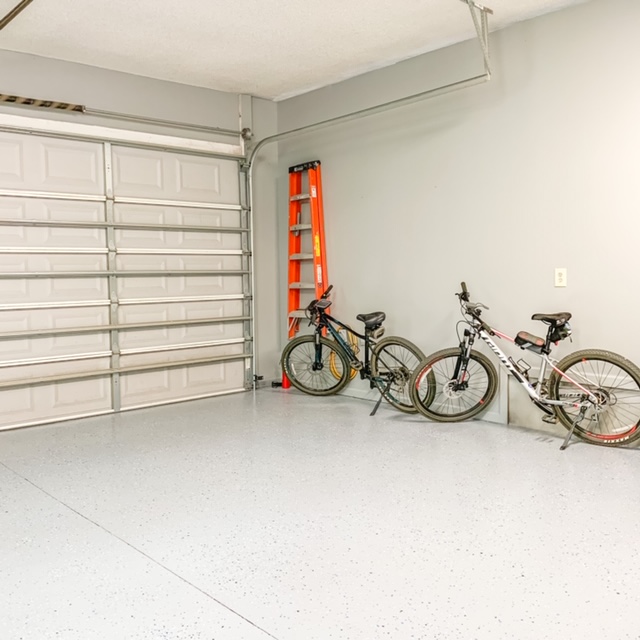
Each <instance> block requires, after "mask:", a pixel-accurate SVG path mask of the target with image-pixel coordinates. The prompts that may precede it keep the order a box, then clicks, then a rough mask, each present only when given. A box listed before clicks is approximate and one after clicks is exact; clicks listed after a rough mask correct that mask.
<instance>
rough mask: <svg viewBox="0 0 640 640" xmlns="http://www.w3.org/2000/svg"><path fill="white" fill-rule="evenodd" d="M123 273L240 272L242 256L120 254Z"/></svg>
mask: <svg viewBox="0 0 640 640" xmlns="http://www.w3.org/2000/svg"><path fill="white" fill-rule="evenodd" d="M116 263H117V266H118V269H120V270H121V271H155V270H158V271H227V270H232V271H239V270H241V269H242V257H241V256H215V255H205V256H200V255H160V254H144V255H130V254H118V257H117V261H116Z"/></svg>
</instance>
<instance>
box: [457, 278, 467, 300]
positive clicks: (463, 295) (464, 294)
mask: <svg viewBox="0 0 640 640" xmlns="http://www.w3.org/2000/svg"><path fill="white" fill-rule="evenodd" d="M460 288H461V289H462V293H456V295H457V296H458V298H460V300H461V301H462V302H469V289H467V283H466V282H461V283H460Z"/></svg>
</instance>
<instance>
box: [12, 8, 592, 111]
mask: <svg viewBox="0 0 640 640" xmlns="http://www.w3.org/2000/svg"><path fill="white" fill-rule="evenodd" d="M481 1H482V3H483V4H485V5H486V6H487V7H489V8H491V9H493V11H494V15H493V16H489V28H490V30H492V31H493V30H496V29H500V28H503V27H505V26H507V25H509V24H512V23H514V22H519V21H521V20H527V19H529V18H532V17H534V16H538V15H541V14H543V13H548V12H550V11H556V10H558V9H562V8H564V7H567V6H570V5H575V4H579V3H581V2H585V1H586V0H481ZM17 3H18V0H0V17H1V16H3V15H4V14H5V13H7V12H8V10H9V9H10V8H11V7H12V6H14V5H16V4H17ZM470 38H475V29H474V26H473V22H472V19H471V16H470V13H469V9H468V7H467V5H466V3H464V2H460V0H393V1H389V0H319V1H317V2H310V1H309V0H235V1H231V0H133V1H132V0H34V2H33V3H32V4H31V5H29V6H28V7H27V8H26V9H25V10H24V11H23V13H22V14H20V16H18V18H16V20H15V21H13V22H12V23H10V24H9V26H7V27H6V28H5V29H4V30H3V31H0V49H9V50H12V51H22V52H26V53H32V54H36V55H40V56H46V57H50V58H58V59H61V60H69V61H73V62H80V63H84V64H88V65H93V66H96V67H103V68H106V69H113V70H116V71H124V72H128V73H133V74H137V75H142V76H148V77H151V78H159V79H163V80H173V81H177V82H181V83H184V84H191V85H196V86H201V87H208V88H211V89H219V90H222V91H231V92H235V93H247V94H252V95H255V96H260V97H263V98H270V99H276V100H277V99H283V98H286V97H290V96H292V95H296V94H299V93H304V92H306V91H309V90H311V89H315V88H317V87H320V86H324V85H327V84H332V83H334V82H338V81H340V80H343V79H345V78H348V77H351V76H355V75H358V74H361V73H364V72H366V71H370V70H372V69H376V68H379V67H384V66H387V65H389V64H393V63H394V62H397V61H399V60H403V59H406V58H410V57H413V56H415V55H418V54H420V53H424V52H426V51H433V50H434V49H439V48H441V47H444V46H447V45H449V44H453V43H455V42H460V41H463V40H468V39H470ZM0 82H1V78H0ZM0 90H1V87H0Z"/></svg>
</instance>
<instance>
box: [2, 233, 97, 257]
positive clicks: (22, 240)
mask: <svg viewBox="0 0 640 640" xmlns="http://www.w3.org/2000/svg"><path fill="white" fill-rule="evenodd" d="M0 245H1V246H2V247H7V248H9V247H10V248H15V249H19V248H24V249H27V248H31V249H35V248H42V249H58V250H65V249H67V250H70V251H73V250H84V251H85V252H86V251H90V250H92V249H93V250H94V251H96V252H98V251H102V252H104V251H106V249H104V248H105V247H106V236H105V232H104V230H103V229H63V228H55V227H7V232H6V233H3V234H2V240H1V241H0Z"/></svg>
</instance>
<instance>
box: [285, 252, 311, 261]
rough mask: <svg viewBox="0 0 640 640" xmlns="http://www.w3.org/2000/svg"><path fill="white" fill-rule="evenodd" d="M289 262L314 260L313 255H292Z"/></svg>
mask: <svg viewBox="0 0 640 640" xmlns="http://www.w3.org/2000/svg"><path fill="white" fill-rule="evenodd" d="M289 260H313V253H292V254H291V255H290V256H289Z"/></svg>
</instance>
